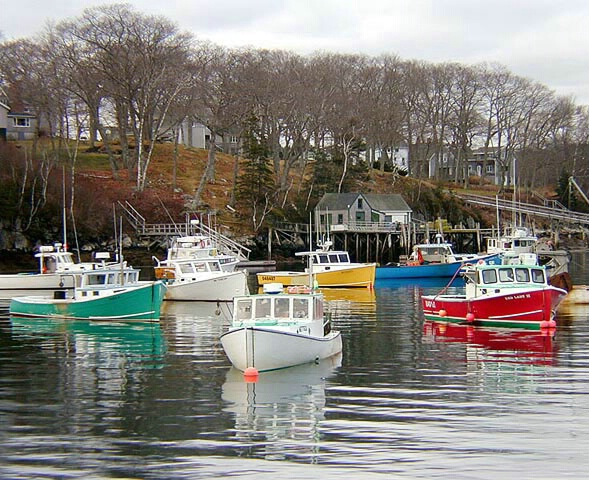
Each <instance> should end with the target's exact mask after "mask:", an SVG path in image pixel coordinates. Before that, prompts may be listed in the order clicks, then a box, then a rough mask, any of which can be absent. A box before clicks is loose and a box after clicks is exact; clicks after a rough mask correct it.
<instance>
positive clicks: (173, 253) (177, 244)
mask: <svg viewBox="0 0 589 480" xmlns="http://www.w3.org/2000/svg"><path fill="white" fill-rule="evenodd" d="M215 255H217V249H216V248H214V246H213V242H212V241H211V238H210V237H207V236H205V235H189V236H186V237H178V238H176V239H174V241H173V243H172V246H171V247H170V248H168V260H184V259H189V258H199V257H207V256H215Z"/></svg>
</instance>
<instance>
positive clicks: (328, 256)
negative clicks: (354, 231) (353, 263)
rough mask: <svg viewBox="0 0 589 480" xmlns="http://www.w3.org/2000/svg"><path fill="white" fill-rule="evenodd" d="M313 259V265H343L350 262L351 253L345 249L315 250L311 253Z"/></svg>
mask: <svg viewBox="0 0 589 480" xmlns="http://www.w3.org/2000/svg"><path fill="white" fill-rule="evenodd" d="M311 259H312V262H313V265H341V264H349V263H350V256H349V254H348V252H344V251H331V252H315V253H313V255H311Z"/></svg>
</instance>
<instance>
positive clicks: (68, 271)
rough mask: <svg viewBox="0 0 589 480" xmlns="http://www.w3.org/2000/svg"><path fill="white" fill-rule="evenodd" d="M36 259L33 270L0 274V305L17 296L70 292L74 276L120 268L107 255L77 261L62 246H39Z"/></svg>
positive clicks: (99, 254) (108, 254)
mask: <svg viewBox="0 0 589 480" xmlns="http://www.w3.org/2000/svg"><path fill="white" fill-rule="evenodd" d="M35 258H36V259H37V262H38V269H37V270H35V271H32V272H20V273H4V274H0V303H8V302H9V301H10V299H11V298H13V297H17V296H23V295H29V294H37V295H43V294H48V293H52V292H53V291H54V290H56V289H66V290H73V288H74V285H75V281H74V280H75V276H74V275H73V274H79V273H82V272H87V271H93V270H97V269H103V268H109V267H110V266H112V265H114V264H116V265H119V263H118V262H116V261H111V259H110V253H108V252H98V253H96V254H95V256H94V261H91V262H76V261H75V260H74V255H73V253H72V252H69V251H67V249H66V248H65V246H64V245H63V244H61V243H56V244H54V245H44V246H41V247H39V251H38V252H37V253H36V254H35ZM125 267H126V265H125Z"/></svg>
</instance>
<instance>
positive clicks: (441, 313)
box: [438, 308, 446, 317]
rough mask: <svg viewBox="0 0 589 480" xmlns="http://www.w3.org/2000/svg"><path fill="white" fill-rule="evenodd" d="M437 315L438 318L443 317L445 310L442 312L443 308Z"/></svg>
mask: <svg viewBox="0 0 589 480" xmlns="http://www.w3.org/2000/svg"><path fill="white" fill-rule="evenodd" d="M438 315H439V316H440V317H445V316H446V310H444V309H443V308H442V309H441V310H440V311H439V312H438Z"/></svg>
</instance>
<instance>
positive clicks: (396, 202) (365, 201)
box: [315, 193, 413, 232]
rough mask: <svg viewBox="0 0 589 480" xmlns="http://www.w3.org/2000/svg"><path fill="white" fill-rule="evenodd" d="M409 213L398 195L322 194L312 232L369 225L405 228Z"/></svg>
mask: <svg viewBox="0 0 589 480" xmlns="http://www.w3.org/2000/svg"><path fill="white" fill-rule="evenodd" d="M412 213H413V210H411V208H410V207H409V205H407V202H405V199H404V198H403V197H402V196H401V195H398V194H390V195H389V194H376V193H326V194H325V195H323V197H322V198H321V200H320V201H319V203H317V206H316V207H315V230H316V231H318V232H326V231H338V230H339V231H341V230H347V229H349V228H357V227H361V226H367V225H370V224H378V225H382V226H392V225H397V224H401V225H408V224H409V223H410V222H411V219H412Z"/></svg>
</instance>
